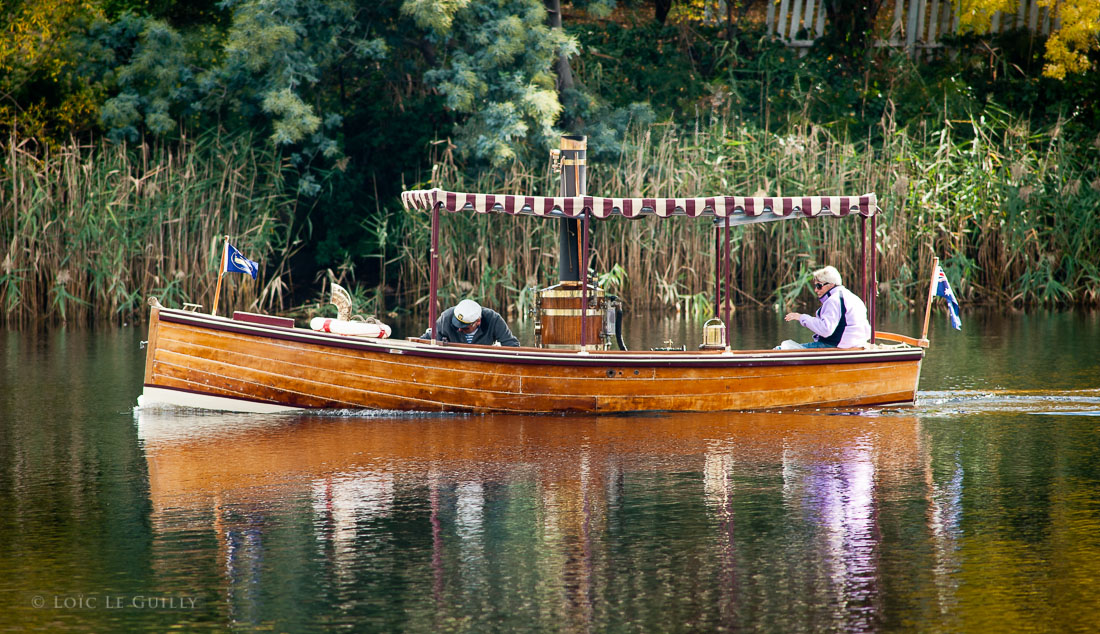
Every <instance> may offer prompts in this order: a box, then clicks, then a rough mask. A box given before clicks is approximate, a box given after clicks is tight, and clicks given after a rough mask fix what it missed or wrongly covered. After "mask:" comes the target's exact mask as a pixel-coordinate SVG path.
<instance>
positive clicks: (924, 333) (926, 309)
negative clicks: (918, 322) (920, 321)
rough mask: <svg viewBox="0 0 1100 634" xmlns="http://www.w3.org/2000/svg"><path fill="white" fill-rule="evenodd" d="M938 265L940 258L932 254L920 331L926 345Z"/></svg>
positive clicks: (921, 338)
mask: <svg viewBox="0 0 1100 634" xmlns="http://www.w3.org/2000/svg"><path fill="white" fill-rule="evenodd" d="M939 265H940V259H939V258H938V257H936V256H932V281H931V282H930V283H929V284H928V304H927V305H925V307H924V330H922V331H921V333H920V340H921V341H923V342H924V343H925V345H928V319H929V318H930V317H931V316H932V299H933V298H934V297H935V296H936V267H938V266H939Z"/></svg>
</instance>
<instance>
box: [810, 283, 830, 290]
mask: <svg viewBox="0 0 1100 634" xmlns="http://www.w3.org/2000/svg"><path fill="white" fill-rule="evenodd" d="M828 285H829V283H828V282H825V283H821V282H814V288H816V289H818V290H821V289H823V288H825V287H826V286H828Z"/></svg>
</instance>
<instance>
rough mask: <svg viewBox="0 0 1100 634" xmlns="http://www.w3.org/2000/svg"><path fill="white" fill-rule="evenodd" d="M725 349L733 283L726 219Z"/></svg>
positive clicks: (728, 335)
mask: <svg viewBox="0 0 1100 634" xmlns="http://www.w3.org/2000/svg"><path fill="white" fill-rule="evenodd" d="M725 259H726V298H725V299H726V301H725V304H726V337H725V339H726V349H727V350H729V348H730V301H731V299H730V287H731V286H732V285H733V283H732V277H733V271H732V269H733V266H732V262H731V261H730V224H729V221H728V220H727V221H726V258H725Z"/></svg>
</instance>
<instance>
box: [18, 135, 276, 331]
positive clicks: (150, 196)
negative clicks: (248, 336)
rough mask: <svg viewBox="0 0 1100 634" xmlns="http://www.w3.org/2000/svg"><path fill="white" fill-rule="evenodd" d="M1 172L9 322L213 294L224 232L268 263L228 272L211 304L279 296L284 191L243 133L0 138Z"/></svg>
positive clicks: (116, 311) (77, 316)
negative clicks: (80, 140)
mask: <svg viewBox="0 0 1100 634" xmlns="http://www.w3.org/2000/svg"><path fill="white" fill-rule="evenodd" d="M4 152H5V157H4V167H3V171H2V172H0V249H2V251H3V252H2V256H0V258H2V264H0V309H2V312H3V317H4V320H5V321H6V322H7V323H9V324H12V323H14V324H23V323H30V322H35V321H39V320H45V321H62V322H65V321H69V322H73V321H85V320H89V319H92V318H106V317H109V318H113V319H116V320H119V321H121V320H126V319H130V318H132V316H134V315H135V314H137V315H141V314H144V311H145V299H146V298H147V297H149V296H156V297H158V298H159V299H160V301H161V302H162V303H163V304H165V305H167V306H175V307H179V306H181V305H182V304H183V303H184V302H193V303H201V304H205V305H206V308H207V310H209V309H210V303H211V301H212V299H213V295H214V285H215V283H216V281H217V265H218V258H219V255H220V251H219V249H220V246H221V244H222V241H223V240H224V238H223V236H224V235H229V236H231V241H232V242H233V243H234V244H235V246H237V247H238V248H240V249H241V250H242V251H243V252H244V253H245V254H246V255H248V256H249V257H251V258H252V259H254V260H258V261H260V262H261V264H262V265H264V266H262V267H261V269H262V270H264V269H266V274H261V278H260V279H259V280H257V281H256V282H253V281H252V280H251V279H249V278H245V277H243V276H240V275H237V276H230V277H232V279H229V278H227V279H228V281H227V282H225V283H223V286H222V300H221V306H220V308H219V312H222V313H224V312H225V311H226V310H230V309H232V308H238V309H245V308H250V307H251V308H256V307H260V306H268V305H271V304H273V303H278V302H279V301H280V300H281V296H280V294H281V292H282V288H283V286H282V282H281V278H282V266H281V265H279V264H278V262H279V261H280V258H281V255H282V254H281V253H280V248H281V247H282V245H281V244H280V243H279V241H280V240H281V238H280V236H282V235H284V234H285V232H284V231H282V228H283V222H284V219H285V218H289V217H290V214H291V212H292V209H293V205H294V201H293V200H292V199H290V198H288V197H287V196H285V195H284V194H283V193H282V192H283V191H284V185H283V183H282V176H281V170H280V167H279V165H278V162H277V160H276V159H275V158H273V157H272V156H270V155H264V154H262V153H258V152H257V151H256V150H254V149H253V147H252V144H251V143H249V140H248V139H245V138H241V137H229V138H226V137H213V136H211V137H204V138H200V139H197V140H184V141H182V142H179V143H177V144H173V145H170V146H169V145H160V144H157V145H143V146H139V147H136V148H135V147H126V146H120V145H112V144H109V143H106V142H103V143H93V144H90V145H84V144H76V143H73V144H70V145H68V146H65V147H61V148H57V149H47V150H39V149H38V148H36V147H34V145H33V144H32V142H30V141H28V140H20V139H15V138H12V139H9V143H8V144H7V145H6V147H5V148H4Z"/></svg>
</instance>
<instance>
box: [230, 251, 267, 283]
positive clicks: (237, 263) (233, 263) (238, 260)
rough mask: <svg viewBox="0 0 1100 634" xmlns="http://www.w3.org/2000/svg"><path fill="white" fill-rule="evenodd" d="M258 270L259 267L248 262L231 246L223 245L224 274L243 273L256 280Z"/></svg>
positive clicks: (250, 261)
mask: <svg viewBox="0 0 1100 634" xmlns="http://www.w3.org/2000/svg"><path fill="white" fill-rule="evenodd" d="M259 270H260V265H259V264H257V263H255V262H253V261H252V260H249V259H248V258H246V257H244V256H243V255H241V252H240V251H238V250H237V248H236V247H234V246H233V245H232V244H229V243H228V242H226V243H225V272H226V273H245V274H247V275H251V276H252V279H256V273H257V272H258V271H259Z"/></svg>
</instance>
